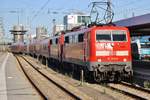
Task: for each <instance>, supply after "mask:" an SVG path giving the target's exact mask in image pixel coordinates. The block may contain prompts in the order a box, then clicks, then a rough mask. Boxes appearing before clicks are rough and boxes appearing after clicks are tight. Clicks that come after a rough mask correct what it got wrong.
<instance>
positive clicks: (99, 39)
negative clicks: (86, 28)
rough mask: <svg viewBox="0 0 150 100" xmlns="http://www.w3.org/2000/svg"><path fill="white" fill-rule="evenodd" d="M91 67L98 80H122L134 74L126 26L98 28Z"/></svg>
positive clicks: (94, 39)
mask: <svg viewBox="0 0 150 100" xmlns="http://www.w3.org/2000/svg"><path fill="white" fill-rule="evenodd" d="M94 33H95V34H94ZM93 34H94V35H92V36H93V42H92V43H91V47H94V48H92V49H91V52H92V53H91V54H92V57H91V62H90V63H89V66H90V67H89V68H91V70H93V72H94V78H95V80H97V81H102V80H109V81H115V80H117V81H120V80H122V79H123V78H127V77H128V78H129V77H130V76H132V72H133V71H132V64H131V47H130V35H129V32H128V30H127V29H126V28H118V27H115V26H114V27H111V28H110V27H109V28H107V27H105V28H101V29H99V28H96V29H95V31H94V32H93Z"/></svg>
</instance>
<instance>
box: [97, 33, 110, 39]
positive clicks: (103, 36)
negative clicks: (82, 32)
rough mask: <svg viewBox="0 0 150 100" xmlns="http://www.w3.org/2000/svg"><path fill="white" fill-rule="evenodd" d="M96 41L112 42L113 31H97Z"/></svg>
mask: <svg viewBox="0 0 150 100" xmlns="http://www.w3.org/2000/svg"><path fill="white" fill-rule="evenodd" d="M96 41H111V31H97V32H96Z"/></svg>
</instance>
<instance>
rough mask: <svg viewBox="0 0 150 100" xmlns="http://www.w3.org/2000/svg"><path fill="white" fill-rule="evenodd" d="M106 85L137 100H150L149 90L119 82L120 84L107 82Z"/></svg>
mask: <svg viewBox="0 0 150 100" xmlns="http://www.w3.org/2000/svg"><path fill="white" fill-rule="evenodd" d="M106 86H107V87H109V88H111V89H114V90H116V91H119V92H121V93H123V94H125V95H128V96H130V97H133V98H135V99H139V100H150V90H147V89H144V88H142V87H137V86H135V85H132V84H129V83H125V82H121V83H120V84H113V83H110V84H107V85H106Z"/></svg>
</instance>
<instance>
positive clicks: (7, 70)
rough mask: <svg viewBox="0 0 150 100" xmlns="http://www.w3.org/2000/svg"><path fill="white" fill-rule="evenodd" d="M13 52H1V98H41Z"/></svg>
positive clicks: (31, 99) (13, 99)
mask: <svg viewBox="0 0 150 100" xmlns="http://www.w3.org/2000/svg"><path fill="white" fill-rule="evenodd" d="M41 99H42V98H41V97H40V96H39V94H38V93H37V91H36V90H35V89H34V88H33V87H32V85H31V84H30V83H29V81H28V80H27V78H26V77H25V75H24V74H23V72H22V70H21V69H20V67H19V64H18V63H17V61H16V59H15V57H14V56H13V54H12V53H8V52H5V53H2V52H0V100H41Z"/></svg>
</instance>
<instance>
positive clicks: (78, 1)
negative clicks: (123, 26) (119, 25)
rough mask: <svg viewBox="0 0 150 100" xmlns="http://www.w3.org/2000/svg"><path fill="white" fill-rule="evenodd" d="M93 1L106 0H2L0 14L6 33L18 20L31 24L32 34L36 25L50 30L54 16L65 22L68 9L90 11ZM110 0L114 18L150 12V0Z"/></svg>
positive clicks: (58, 22)
mask: <svg viewBox="0 0 150 100" xmlns="http://www.w3.org/2000/svg"><path fill="white" fill-rule="evenodd" d="M93 1H105V0H0V17H2V18H3V24H4V28H5V35H6V37H11V34H10V32H9V30H11V29H12V27H13V25H17V24H18V22H19V24H22V25H25V26H26V27H30V33H31V34H35V28H36V27H37V26H44V27H46V28H47V29H48V34H51V31H52V25H53V24H52V20H53V19H56V24H62V23H63V16H64V15H66V14H68V13H71V12H74V11H80V12H85V13H89V12H90V7H88V5H89V4H90V3H91V2H93ZM111 1H112V4H113V6H112V9H113V11H114V13H115V16H114V19H113V21H116V20H120V19H125V18H129V17H132V16H139V15H143V14H147V13H150V6H149V5H150V0H111ZM18 19H19V20H18ZM28 29H29V28H28Z"/></svg>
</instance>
